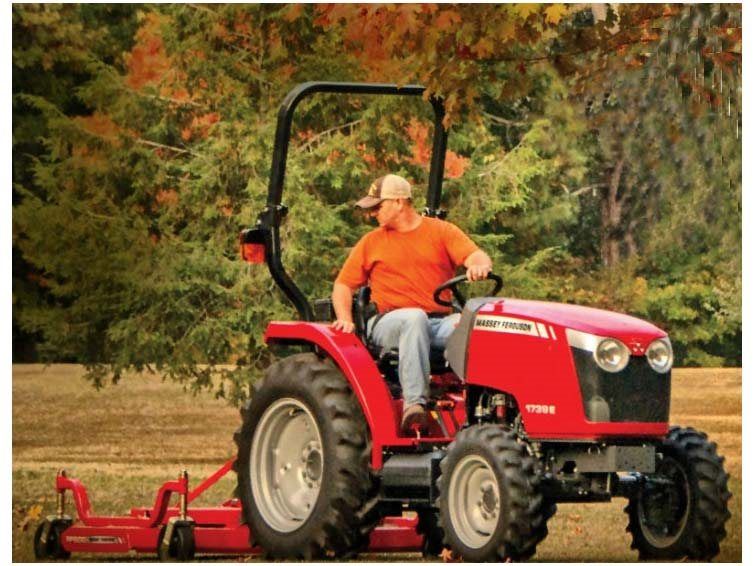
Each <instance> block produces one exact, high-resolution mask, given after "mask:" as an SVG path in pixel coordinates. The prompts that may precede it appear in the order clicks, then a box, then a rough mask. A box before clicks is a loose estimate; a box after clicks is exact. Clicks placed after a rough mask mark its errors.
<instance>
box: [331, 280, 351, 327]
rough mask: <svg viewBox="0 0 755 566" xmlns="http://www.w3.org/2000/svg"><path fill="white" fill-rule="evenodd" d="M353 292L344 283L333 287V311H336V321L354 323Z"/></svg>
mask: <svg viewBox="0 0 755 566" xmlns="http://www.w3.org/2000/svg"><path fill="white" fill-rule="evenodd" d="M353 294H354V293H353V291H352V290H351V289H350V288H349V287H348V286H347V285H344V284H343V283H335V284H334V285H333V294H332V296H331V298H332V299H333V310H334V311H336V320H343V321H346V322H353V319H352V316H351V302H352V296H353Z"/></svg>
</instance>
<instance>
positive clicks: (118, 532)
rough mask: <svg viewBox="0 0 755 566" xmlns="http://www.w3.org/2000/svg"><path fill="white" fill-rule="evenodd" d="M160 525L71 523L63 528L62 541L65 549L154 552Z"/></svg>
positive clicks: (76, 550) (118, 552)
mask: <svg viewBox="0 0 755 566" xmlns="http://www.w3.org/2000/svg"><path fill="white" fill-rule="evenodd" d="M160 528H161V526H157V527H153V528H146V527H144V528H139V527H123V526H115V525H109V526H108V525H102V526H87V525H83V524H80V523H75V524H73V525H71V526H70V527H69V528H67V529H66V530H65V531H64V533H63V537H62V545H63V548H64V549H65V550H67V551H68V552H87V553H107V554H125V553H127V552H129V551H131V550H135V551H137V552H151V553H156V552H157V542H158V539H159V537H160Z"/></svg>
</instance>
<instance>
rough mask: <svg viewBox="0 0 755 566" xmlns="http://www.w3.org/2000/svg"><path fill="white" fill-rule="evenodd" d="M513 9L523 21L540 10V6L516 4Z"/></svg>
mask: <svg viewBox="0 0 755 566" xmlns="http://www.w3.org/2000/svg"><path fill="white" fill-rule="evenodd" d="M513 7H514V12H515V13H516V14H517V15H518V16H519V17H520V18H521V19H523V20H526V19H527V18H529V17H530V16H531V15H532V14H536V13H537V12H538V10H540V4H514V5H513Z"/></svg>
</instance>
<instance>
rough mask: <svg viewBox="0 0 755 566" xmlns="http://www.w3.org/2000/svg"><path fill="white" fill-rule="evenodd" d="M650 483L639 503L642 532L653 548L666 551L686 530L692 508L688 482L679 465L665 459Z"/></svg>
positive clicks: (641, 494) (672, 460)
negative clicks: (659, 481)
mask: <svg viewBox="0 0 755 566" xmlns="http://www.w3.org/2000/svg"><path fill="white" fill-rule="evenodd" d="M654 480H656V481H655V482H654ZM657 480H661V481H662V482H663V483H660V484H659V483H658V481H657ZM649 481H650V486H649V487H646V488H644V489H643V490H642V492H641V493H640V498H639V501H638V511H639V523H640V529H641V530H642V534H643V535H644V536H645V538H646V539H647V540H648V542H650V543H651V544H652V545H653V546H655V547H656V548H666V547H668V546H671V545H672V544H674V543H675V542H676V541H677V540H679V536H680V535H681V533H682V532H683V531H684V529H685V527H686V526H687V522H688V520H689V513H690V508H691V491H690V485H689V480H688V478H687V473H686V472H685V470H684V468H683V467H682V465H681V464H680V463H679V462H677V461H676V460H675V459H673V458H665V459H664V460H662V461H661V463H660V464H659V466H658V471H657V472H656V473H655V474H653V476H651V478H649Z"/></svg>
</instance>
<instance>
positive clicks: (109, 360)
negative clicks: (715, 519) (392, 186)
mask: <svg viewBox="0 0 755 566" xmlns="http://www.w3.org/2000/svg"><path fill="white" fill-rule="evenodd" d="M13 34H14V45H13V65H14V68H13V95H14V99H13V140H14V141H13V143H14V153H13V168H12V171H13V183H14V184H13V203H14V210H13V236H14V239H13V244H14V263H13V278H14V288H13V292H14V299H13V300H14V303H13V305H14V308H13V317H14V322H13V324H14V355H18V356H22V357H24V359H41V360H53V361H61V360H67V361H77V362H83V363H87V364H89V368H90V376H91V377H92V378H93V379H94V381H95V383H98V384H101V383H103V380H104V379H105V377H106V376H116V378H117V377H118V376H120V375H122V374H124V372H126V371H127V370H129V369H132V368H137V369H144V368H150V369H159V370H161V371H163V372H164V373H165V375H167V376H168V377H169V378H174V379H177V380H181V381H183V382H184V383H187V384H189V385H191V386H192V387H211V386H213V384H215V385H216V386H217V384H218V383H222V385H220V386H219V390H218V392H219V393H220V394H222V395H226V396H228V397H232V398H237V397H242V396H244V395H246V392H247V384H248V382H249V380H251V379H253V378H255V377H256V376H257V375H259V373H260V371H261V370H262V368H264V367H266V365H267V364H268V363H269V361H270V358H271V356H272V354H271V352H270V351H269V350H267V349H266V348H265V347H264V345H263V344H262V342H261V339H260V337H261V335H262V333H263V330H264V327H265V324H266V323H267V321H269V320H271V319H287V318H291V317H292V316H293V310H292V309H291V307H290V305H289V304H288V303H287V302H286V301H285V299H284V298H283V297H282V296H281V295H280V294H279V293H278V291H277V290H276V289H275V286H274V285H273V284H272V283H271V281H270V278H269V274H268V273H267V272H266V271H265V270H264V269H259V270H255V269H250V268H248V267H246V266H244V265H242V264H241V263H240V262H238V261H237V254H238V242H237V235H238V230H239V229H240V228H243V227H248V226H252V225H254V223H255V221H256V218H257V214H258V213H259V212H260V211H261V210H262V209H263V207H264V205H265V201H266V191H267V182H268V176H269V173H270V163H271V158H272V151H273V140H274V135H275V123H276V118H277V111H278V107H279V104H280V102H281V100H282V99H283V97H284V96H285V95H286V93H287V92H288V91H289V90H290V89H291V88H292V87H293V86H294V85H296V84H298V83H301V82H305V81H310V80H333V81H375V82H386V83H396V84H399V85H406V84H423V85H425V86H426V91H425V98H429V97H430V96H440V97H442V98H443V100H444V103H445V109H446V120H445V122H444V126H445V127H447V128H448V129H449V145H448V151H447V153H446V159H445V175H444V177H445V180H446V184H445V189H446V190H445V192H444V195H443V207H444V208H447V209H448V210H449V219H450V220H452V221H453V222H455V223H457V224H459V225H460V226H462V228H464V229H465V230H466V231H468V232H469V233H471V234H472V235H473V237H474V239H475V240H476V241H478V242H479V243H480V245H482V246H483V247H484V248H485V249H486V251H488V252H489V253H490V255H491V256H492V257H493V259H494V261H495V264H496V266H497V269H498V270H499V271H500V272H501V273H502V274H505V278H506V284H507V287H506V289H507V291H506V292H507V294H508V295H510V296H521V297H528V298H536V299H543V300H558V301H566V302H579V303H583V304H589V305H594V306H600V307H604V308H611V309H615V310H620V311H623V312H630V313H633V314H636V315H639V316H642V317H644V318H648V319H650V320H653V321H654V322H656V323H658V324H660V325H661V326H662V327H664V328H667V329H668V330H669V331H670V333H671V335H672V339H673V340H674V343H675V348H676V350H675V353H676V354H677V359H678V360H680V361H681V363H685V364H698V365H701V364H703V365H705V364H721V363H727V364H737V363H740V360H741V346H740V340H741V207H740V202H741V169H740V167H741V125H740V109H741V9H740V7H738V6H736V5H735V6H728V5H726V6H724V5H713V4H701V5H680V4H620V5H613V4H611V5H598V4H595V5H586V4H313V5H308V4H291V5H275V4H212V5H194V4H175V5H169V4H166V5H131V4H126V5H105V4H93V5H89V4H64V5H55V4H44V5H42V4H40V5H37V4H17V5H14V6H13ZM431 144H432V119H431V110H430V108H429V104H427V100H424V101H423V100H413V101H409V100H406V99H402V98H396V97H359V96H353V97H337V96H329V95H322V96H318V97H313V98H312V99H307V101H305V102H304V103H302V105H301V106H300V107H299V108H298V109H297V113H296V117H295V120H294V124H293V135H292V140H291V145H290V148H289V154H288V162H287V169H286V178H285V191H284V196H283V200H284V203H285V204H286V206H287V207H288V208H289V210H290V212H289V214H288V216H287V217H286V220H285V223H284V229H283V235H282V242H281V245H282V249H283V259H284V264H285V266H286V268H287V270H288V271H289V272H290V273H291V274H293V276H294V278H295V280H296V282H297V284H298V285H299V286H300V287H301V288H302V290H303V292H304V293H305V294H306V296H307V297H309V298H310V299H314V298H318V297H322V296H326V295H327V294H328V293H329V290H330V285H331V283H332V280H333V277H334V276H335V271H336V270H337V268H338V266H339V265H340V264H341V262H342V261H343V259H344V257H345V254H346V253H347V252H348V249H349V247H350V246H351V245H353V243H354V242H355V241H356V240H357V238H358V237H359V236H360V235H361V234H362V233H364V231H365V230H366V229H368V227H367V226H366V225H364V224H363V223H362V219H361V218H359V217H358V216H355V215H354V214H353V212H352V206H351V203H353V201H354V199H355V198H356V197H357V196H358V195H359V194H361V193H362V192H363V190H364V188H365V187H367V186H369V183H370V181H371V180H373V179H374V178H376V177H378V176H380V175H383V174H386V173H388V172H396V173H400V174H402V175H405V176H406V177H407V178H410V179H412V181H413V182H414V184H415V185H416V186H417V187H423V186H425V185H426V183H427V177H428V172H429V161H430V154H431ZM418 193H420V194H418V199H417V203H416V204H417V206H418V207H419V208H422V207H423V206H424V202H422V198H423V197H422V195H421V193H422V191H418ZM51 234H54V238H50V235H51ZM16 348H17V349H16ZM228 363H231V364H233V365H232V366H227V365H225V364H228ZM215 373H221V374H222V375H223V376H224V377H225V379H223V380H216V379H214V377H215V376H214V374H215Z"/></svg>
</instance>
